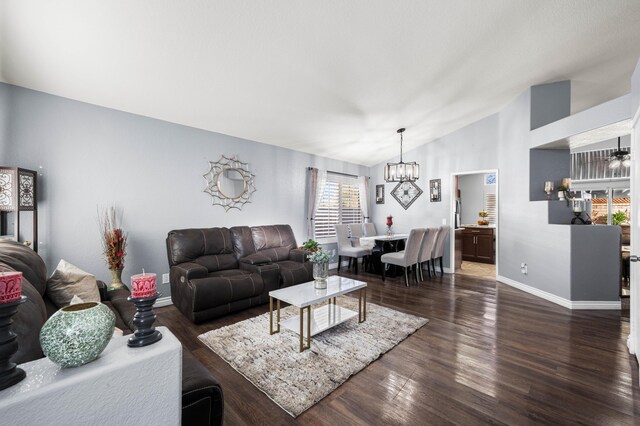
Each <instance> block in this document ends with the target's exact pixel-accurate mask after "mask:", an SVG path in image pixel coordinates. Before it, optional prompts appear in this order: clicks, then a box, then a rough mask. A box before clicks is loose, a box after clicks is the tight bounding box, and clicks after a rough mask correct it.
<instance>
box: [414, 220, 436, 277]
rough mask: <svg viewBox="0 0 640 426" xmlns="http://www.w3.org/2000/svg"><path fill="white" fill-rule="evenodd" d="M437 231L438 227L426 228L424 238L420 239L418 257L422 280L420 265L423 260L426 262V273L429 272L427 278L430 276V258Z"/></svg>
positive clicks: (421, 272)
mask: <svg viewBox="0 0 640 426" xmlns="http://www.w3.org/2000/svg"><path fill="white" fill-rule="evenodd" d="M439 231H440V228H427V230H426V232H425V234H424V238H423V239H422V247H420V256H419V257H418V271H419V273H420V281H422V280H424V276H423V269H422V266H423V264H424V263H425V262H426V263H427V273H428V274H429V278H431V269H430V268H431V266H430V260H431V255H432V253H433V249H434V248H435V246H436V241H437V238H438V233H439Z"/></svg>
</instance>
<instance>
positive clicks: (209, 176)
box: [203, 155, 256, 211]
mask: <svg viewBox="0 0 640 426" xmlns="http://www.w3.org/2000/svg"><path fill="white" fill-rule="evenodd" d="M248 169H249V167H248V164H247V163H243V162H242V161H240V160H239V159H238V157H236V156H233V157H226V156H224V155H221V156H220V159H219V160H218V161H215V162H214V161H209V171H208V172H207V173H205V174H204V175H203V176H204V180H205V181H206V183H207V186H206V188H205V189H204V192H206V193H207V194H209V195H211V198H213V203H212V205H219V206H222V207H224V209H225V210H226V211H229V209H238V210H241V209H242V207H243V206H244V205H245V204H246V203H250V202H251V194H253V193H254V192H256V188H255V186H254V185H253V178H254V177H255V175H254V174H253V173H251V172H249V170H248Z"/></svg>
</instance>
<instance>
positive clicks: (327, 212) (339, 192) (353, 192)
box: [313, 172, 362, 239]
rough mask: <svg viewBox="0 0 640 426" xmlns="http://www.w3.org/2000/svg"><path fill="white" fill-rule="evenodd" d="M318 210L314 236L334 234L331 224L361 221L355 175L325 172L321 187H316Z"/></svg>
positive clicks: (332, 235)
mask: <svg viewBox="0 0 640 426" xmlns="http://www.w3.org/2000/svg"><path fill="white" fill-rule="evenodd" d="M317 194H318V202H317V205H318V211H317V213H316V215H315V218H314V222H313V223H314V229H313V233H314V238H315V239H321V238H332V237H335V236H336V231H335V229H334V228H333V225H336V224H338V223H362V210H361V209H360V190H359V185H358V180H357V178H356V177H355V176H344V175H340V174H337V173H331V172H328V173H327V180H326V181H325V182H324V187H323V188H318V192H317Z"/></svg>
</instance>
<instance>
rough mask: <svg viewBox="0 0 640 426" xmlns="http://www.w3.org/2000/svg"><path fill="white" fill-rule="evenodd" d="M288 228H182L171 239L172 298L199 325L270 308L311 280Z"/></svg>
mask: <svg viewBox="0 0 640 426" xmlns="http://www.w3.org/2000/svg"><path fill="white" fill-rule="evenodd" d="M308 253H309V252H307V251H305V250H300V249H298V248H297V244H296V240H295V237H294V235H293V231H292V230H291V227H290V226H289V225H270V226H254V227H248V226H236V227H233V228H230V229H229V228H198V229H178V230H173V231H170V232H169V234H168V235H167V256H168V260H169V267H170V272H169V277H170V283H171V299H172V300H173V303H174V304H175V305H176V307H177V308H178V310H180V312H182V313H183V314H184V315H185V316H186V317H187V318H189V319H190V320H191V321H193V322H195V323H199V322H203V321H206V320H209V319H213V318H217V317H220V316H222V315H225V314H227V313H230V312H235V311H238V310H241V309H246V308H249V307H251V306H255V305H258V304H262V303H266V302H267V301H268V300H269V292H270V291H272V290H276V289H278V288H280V287H287V286H290V285H294V284H300V283H302V282H306V281H311V280H312V265H311V263H310V262H308V261H307V259H306V255H307V254H308Z"/></svg>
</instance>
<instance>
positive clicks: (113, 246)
mask: <svg viewBox="0 0 640 426" xmlns="http://www.w3.org/2000/svg"><path fill="white" fill-rule="evenodd" d="M121 217H122V212H121V211H118V210H117V209H116V208H115V207H110V208H108V209H105V211H104V212H103V213H102V214H101V215H100V216H99V222H100V233H101V234H102V250H103V254H104V258H105V260H106V262H107V266H108V267H109V269H110V270H117V269H122V268H124V257H125V256H126V255H127V250H126V249H127V234H126V233H125V232H124V231H123V230H122V228H121V227H120V222H121V220H122V219H121Z"/></svg>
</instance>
